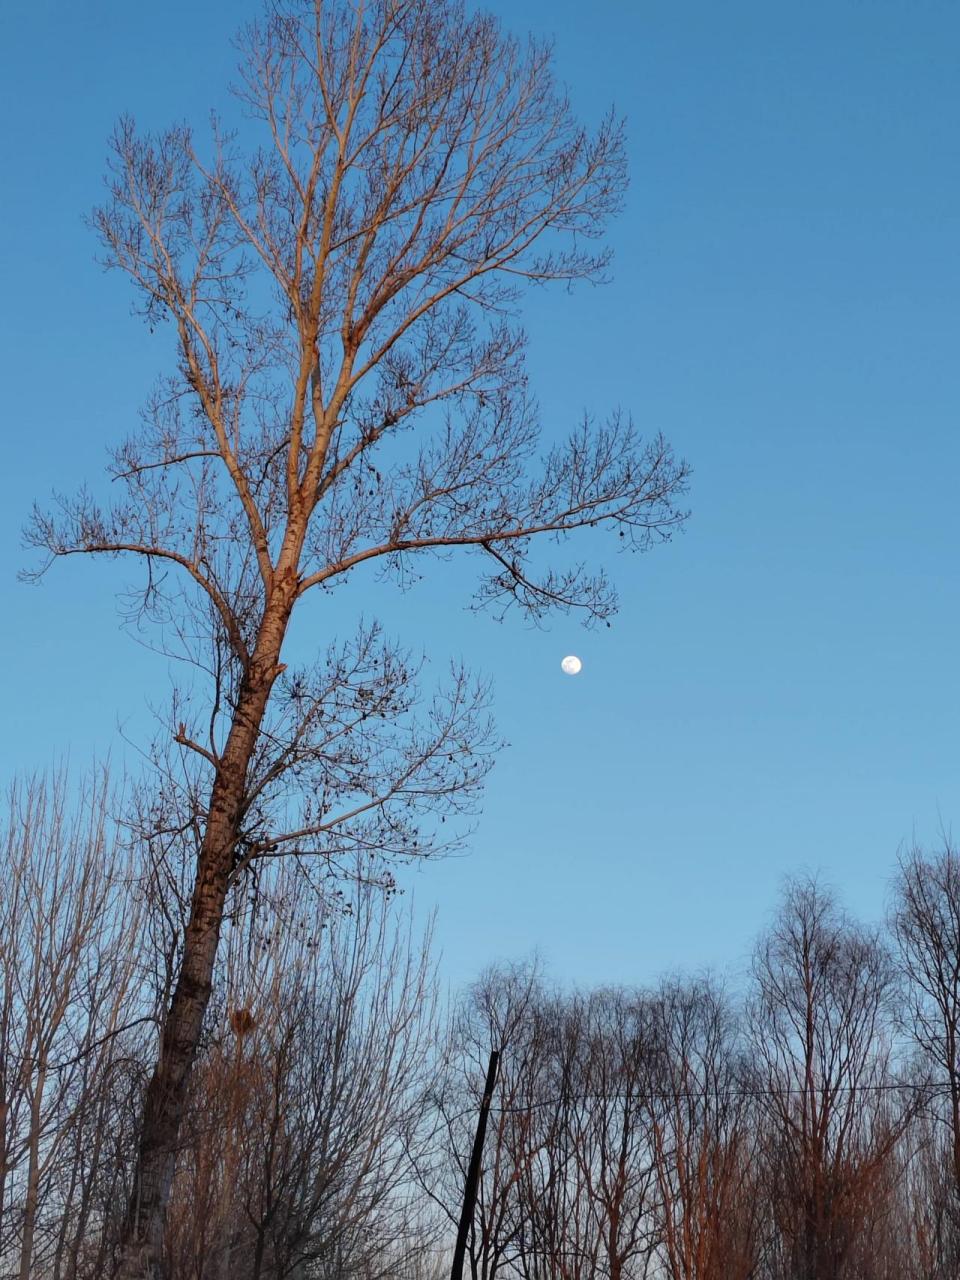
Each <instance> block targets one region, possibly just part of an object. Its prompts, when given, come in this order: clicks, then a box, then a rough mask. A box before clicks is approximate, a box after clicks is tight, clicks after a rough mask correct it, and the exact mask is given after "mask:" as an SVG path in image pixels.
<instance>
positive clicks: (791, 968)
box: [0, 778, 960, 1280]
mask: <svg viewBox="0 0 960 1280" xmlns="http://www.w3.org/2000/svg"><path fill="white" fill-rule="evenodd" d="M71 794H72V793H71V792H70V789H69V788H68V787H67V785H66V782H65V780H64V779H63V778H58V779H55V780H54V781H53V782H51V783H47V782H44V781H43V780H34V781H33V782H31V783H29V784H25V785H21V786H18V787H15V788H14V789H13V790H12V791H11V792H10V794H9V797H8V804H7V810H6V814H5V817H4V820H3V827H2V835H0V880H2V883H3V885H4V889H5V892H4V894H3V895H2V897H0V1277H2V1278H3V1280H14V1278H16V1280H27V1278H28V1277H30V1278H37V1280H41V1278H42V1280H48V1278H49V1280H93V1278H94V1277H101V1276H108V1275H110V1274H112V1273H113V1272H114V1270H115V1269H116V1267H118V1266H120V1265H122V1248H121V1242H122V1235H123V1225H124V1221H125V1218H126V1214H127V1205H128V1199H129V1195H130V1192H131V1187H132V1185H133V1180H134V1177H135V1167H136V1151H137V1125H138V1116H139V1113H140V1109H141V1107H142V1103H143V1096H144V1093H145V1091H146V1088H147V1085H148V1081H149V1078H150V1065H151V1062H152V1060H153V1057H154V1055H155V1053H156V1039H157V1036H158V1034H159V1033H160V1031H159V1029H160V1027H161V1026H162V1008H163V999H164V982H165V976H164V975H165V974H166V973H167V972H168V969H169V954H170V952H169V945H170V941H171V939H172V938H174V936H175V934H176V932H177V929H178V927H179V926H178V925H177V924H176V923H175V922H173V921H171V919H170V916H169V913H168V911H167V909H166V904H167V902H168V899H169V889H166V890H161V888H159V887H158V884H157V879H156V875H155V874H154V868H155V864H154V862H153V861H152V860H151V858H150V857H149V856H146V857H145V856H144V850H143V849H142V848H140V847H139V846H138V845H137V843H136V839H135V838H134V841H133V842H131V833H130V828H129V827H124V826H117V825H116V824H114V823H113V822H112V821H111V820H110V818H109V816H108V813H109V805H108V799H109V793H108V788H107V786H106V783H105V781H104V780H103V779H93V780H92V781H91V782H90V783H89V785H87V786H86V787H84V788H82V789H81V800H80V802H79V803H78V802H77V801H76V800H73V801H71V802H70V803H68V796H69V795H71ZM74 794H75V793H74ZM227 933H228V938H227V942H226V945H225V946H224V948H223V952H222V955H221V957H220V960H219V962H218V970H217V974H216V983H215V996H214V998H213V1000H212V1001H211V1003H210V1006H209V1008H208V1012H207V1016H206V1018H205V1021H204V1027H203V1036H202V1043H201V1049H200V1053H199V1056H198V1065H197V1069H196V1071H195V1072H194V1073H193V1075H192V1077H191V1082H190V1089H189V1094H188V1098H187V1105H186V1109H185V1111H186V1114H185V1120H184V1126H183V1131H182V1140H181V1142H180V1145H179V1147H178V1150H177V1157H176V1162H175V1170H174V1177H173V1180H172V1184H171V1187H170V1196H169V1206H170V1207H169V1210H168V1217H167V1224H166V1225H167V1229H166V1232H165V1237H164V1239H165V1244H164V1251H163V1254H162V1257H161V1259H160V1260H159V1261H160V1265H161V1267H162V1270H163V1272H164V1274H166V1275H168V1276H170V1277H176V1278H179V1277H184V1278H186V1277H192V1278H195V1280H221V1278H224V1280H225V1278H226V1277H230V1278H231V1280H233V1278H236V1280H247V1278H248V1277H249V1280H293V1278H295V1277H296V1278H298V1280H308V1278H311V1277H316V1278H318V1280H319V1278H322V1280H347V1278H348V1277H350V1278H355V1280H379V1278H380V1277H384V1280H385V1278H386V1277H399V1278H400V1280H404V1278H406V1280H432V1278H433V1277H436V1276H440V1275H443V1274H444V1273H445V1268H446V1267H448V1266H449V1256H450V1251H451V1247H452V1240H453V1236H454V1233H455V1224H456V1219H457V1217H458V1214H459V1208H460V1200H461V1196H462V1192H463V1180H464V1173H465V1167H466V1160H467V1158H468V1156H469V1152H470V1147H471V1141H472V1135H473V1129H474V1125H475V1122H476V1115H477V1106H478V1102H479V1096H480V1093H481V1091H482V1086H483V1077H484V1074H485V1069H486V1059H487V1055H488V1053H489V1050H490V1049H491V1048H492V1047H496V1048H499V1049H500V1051H501V1055H502V1057H501V1064H502V1067H501V1074H500V1079H499V1082H498V1086H497V1090H496V1095H495V1099H494V1106H493V1110H492V1113H491V1119H490V1125H489V1128H488V1133H487V1142H486V1147H485V1150H484V1155H483V1164H482V1173H481V1179H480V1192H479V1198H478V1204H477V1211H476V1215H475V1220H474V1226H473V1230H472V1233H471V1235H470V1238H469V1241H468V1268H469V1273H470V1274H471V1275H472V1276H473V1277H476V1278H478V1280H494V1278H495V1277H497V1276H501V1277H503V1280H509V1278H511V1277H519V1278H521V1280H588V1277H596V1276H606V1277H610V1278H611V1280H635V1278H639V1277H645V1278H649V1280H661V1278H662V1280H738V1278H739V1280H848V1278H849V1280H854V1277H856V1278H858V1280H893V1278H894V1277H898V1278H900V1277H906V1278H907V1280H947V1278H948V1277H955V1276H956V1275H957V1274H958V1271H960V1171H958V1165H957V1150H958V1146H960V1134H958V1128H957V1084H958V1078H960V1059H958V1046H957V1039H956V1032H957V1025H958V1023H957V1015H958V1010H960V856H958V855H957V854H956V853H955V852H953V851H952V850H951V849H949V848H948V849H945V850H943V851H941V852H940V853H938V854H936V855H932V856H928V855H925V854H923V853H922V852H919V851H918V852H915V853H913V854H911V855H909V856H907V857H905V858H904V859H903V860H902V862H901V864H900V867H899V870H898V873H897V876H896V879H895V882H894V884H893V886H892V889H891V907H890V914H889V919H888V921H887V922H886V923H885V925H884V926H883V927H882V928H869V927H866V926H864V925H862V924H860V923H858V922H857V921H855V920H852V919H851V918H850V917H849V916H847V915H846V914H845V913H844V911H843V910H842V909H841V907H840V906H839V905H838V903H837V902H836V900H835V898H834V897H833V896H832V895H831V893H830V892H828V891H827V890H826V889H825V888H823V886H822V885H820V884H818V883H817V882H815V881H811V880H804V879H801V880H796V881H794V882H791V883H790V884H789V885H788V886H787V887H786V889H785V892H784V894H783V897H782V899H781V902H780V904H779V907H778V909H777V912H776V914H775V916H774V918H773V920H772V922H771V923H770V924H769V925H768V927H767V928H766V929H765V930H764V932H763V933H762V934H761V935H760V937H759V939H758V941H757V944H756V947H755V950H754V954H753V959H752V963H751V966H750V969H749V972H748V974H747V975H746V976H745V978H744V981H743V983H742V984H741V988H740V989H738V990H736V991H733V990H725V989H724V988H723V987H722V986H721V985H719V984H718V983H717V982H715V981H713V980H711V979H710V978H707V977H702V976H682V975H672V976H670V977H668V978H665V979H663V980H662V981H661V982H660V983H659V984H657V985H656V986H654V987H652V988H639V987H626V986H624V987H617V988H609V989H598V990H586V991H573V992H571V991H564V990H560V989H558V988H557V987H555V986H554V985H552V984H551V983H550V982H549V981H548V979H547V978H546V977H545V975H544V974H543V973H542V971H541V970H540V968H539V966H538V965H537V964H536V963H531V962H523V963H518V964H514V965H501V966H499V967H497V968H494V969H492V970H490V971H489V972H487V973H486V974H484V975H483V976H482V977H481V979H480V980H479V981H478V982H477V983H476V984H475V985H474V986H473V987H472V988H471V989H470V990H469V991H467V992H465V993H464V994H463V995H462V996H461V997H460V998H459V999H458V1000H456V1001H455V1003H454V1005H453V1007H452V1008H451V1009H450V1010H449V1011H444V1010H442V1009H441V1008H440V1007H439V1006H438V1002H437V998H436V984H435V980H434V970H433V966H432V963H431V960H430V954H429V937H428V936H420V935H418V934H417V933H416V931H415V930H414V929H413V928H412V927H411V922H410V917H409V914H408V913H405V912H403V911H401V910H400V904H399V902H398V900H397V899H395V898H391V897H389V896H387V895H384V894H383V892H382V890H381V889H380V888H379V886H371V885H364V884H363V882H362V880H361V879H359V878H358V879H357V880H356V882H355V883H354V885H353V888H352V890H351V891H350V893H348V894H345V895H344V897H343V898H342V899H340V900H338V901H337V903H336V904H334V903H332V902H331V900H330V897H329V896H327V898H326V899H324V898H323V897H322V896H318V895H317V893H316V890H315V889H314V887H312V886H311V885H310V884H309V882H308V881H306V880H304V879H303V878H302V877H299V876H296V875H295V874H292V873H290V872H289V871H285V870H283V869H279V870H277V871H276V872H275V873H274V874H273V875H272V876H271V877H270V878H269V879H268V880H267V881H266V882H265V883H264V884H263V885H261V887H260V892H259V893H258V894H257V895H247V896H246V897H243V898H241V897H238V898H236V899H235V901H234V902H233V906H232V909H231V914H230V917H229V922H228V925H227Z"/></svg>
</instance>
